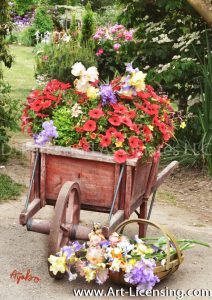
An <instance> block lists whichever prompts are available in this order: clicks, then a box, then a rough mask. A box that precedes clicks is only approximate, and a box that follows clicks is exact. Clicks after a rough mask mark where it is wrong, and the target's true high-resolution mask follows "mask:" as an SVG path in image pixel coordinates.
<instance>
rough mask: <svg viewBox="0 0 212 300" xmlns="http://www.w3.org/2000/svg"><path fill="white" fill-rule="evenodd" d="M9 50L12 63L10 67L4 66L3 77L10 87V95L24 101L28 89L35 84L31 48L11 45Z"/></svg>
mask: <svg viewBox="0 0 212 300" xmlns="http://www.w3.org/2000/svg"><path fill="white" fill-rule="evenodd" d="M10 50H11V53H12V55H13V56H14V63H13V65H12V68H11V69H7V68H4V79H5V80H6V81H7V82H9V84H10V85H11V87H12V90H11V96H12V97H13V98H15V99H18V100H20V101H21V102H25V99H26V97H27V95H28V93H29V91H30V90H31V89H32V87H33V86H34V85H35V78H34V64H35V63H34V54H33V48H32V47H24V46H17V45H11V46H10Z"/></svg>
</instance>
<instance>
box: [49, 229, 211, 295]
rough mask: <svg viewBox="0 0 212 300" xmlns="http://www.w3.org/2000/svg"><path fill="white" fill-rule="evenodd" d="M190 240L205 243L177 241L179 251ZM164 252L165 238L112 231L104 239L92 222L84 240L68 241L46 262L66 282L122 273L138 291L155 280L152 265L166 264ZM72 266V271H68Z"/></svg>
mask: <svg viewBox="0 0 212 300" xmlns="http://www.w3.org/2000/svg"><path fill="white" fill-rule="evenodd" d="M147 241H148V242H147ZM194 243H197V244H198V243H199V244H201V245H203V246H209V245H208V244H206V243H202V242H198V241H190V240H179V241H178V244H179V247H180V250H186V249H189V248H191V247H192V246H193V244H194ZM167 251H168V250H167V244H166V238H165V237H161V238H144V239H140V238H139V237H138V236H137V235H136V236H135V237H134V238H133V239H129V238H128V237H127V236H125V235H119V234H118V233H116V232H114V233H112V234H111V235H110V236H109V238H108V240H107V239H105V237H104V235H103V234H102V231H101V229H100V228H99V226H98V224H95V225H94V230H93V231H92V232H91V233H90V234H89V241H88V242H87V243H84V244H80V243H79V242H78V241H75V242H72V243H71V242H70V243H69V244H68V245H67V246H64V247H63V248H61V250H60V252H58V253H57V254H56V255H55V256H54V255H51V256H50V257H49V259H48V261H49V263H50V271H51V272H53V274H54V275H57V273H65V272H67V273H68V275H69V280H70V281H72V280H75V279H76V278H77V273H78V274H79V275H80V276H82V277H84V278H85V280H86V281H87V282H91V281H92V280H95V281H96V282H97V283H98V284H103V283H104V282H105V281H106V280H107V279H108V277H109V275H110V272H122V273H123V274H124V280H125V282H126V283H129V284H131V285H135V286H136V287H137V289H138V290H147V289H152V287H153V286H154V285H155V284H156V283H158V282H159V278H158V277H157V275H155V274H154V271H155V267H156V265H157V266H160V265H165V264H166V258H167ZM174 254H176V249H175V246H174V245H173V243H172V242H170V255H171V256H172V255H174ZM73 268H74V269H75V270H76V273H72V272H73V271H72V270H71V269H73Z"/></svg>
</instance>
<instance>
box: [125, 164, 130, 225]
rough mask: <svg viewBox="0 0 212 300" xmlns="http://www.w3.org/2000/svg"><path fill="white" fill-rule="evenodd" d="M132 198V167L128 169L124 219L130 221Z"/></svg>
mask: <svg viewBox="0 0 212 300" xmlns="http://www.w3.org/2000/svg"><path fill="white" fill-rule="evenodd" d="M131 196H132V167H130V166H127V167H126V193H125V203H124V218H125V219H128V218H129V217H130V206H131Z"/></svg>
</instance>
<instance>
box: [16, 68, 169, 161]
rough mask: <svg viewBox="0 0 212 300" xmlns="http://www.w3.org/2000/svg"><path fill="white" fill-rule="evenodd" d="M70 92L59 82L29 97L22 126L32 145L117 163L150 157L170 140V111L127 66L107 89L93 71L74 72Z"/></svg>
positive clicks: (166, 102) (138, 73) (140, 74)
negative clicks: (109, 156) (70, 150)
mask: <svg viewBox="0 0 212 300" xmlns="http://www.w3.org/2000/svg"><path fill="white" fill-rule="evenodd" d="M72 74H73V75H74V76H76V77H78V78H77V79H76V80H75V81H74V87H71V85H70V84H64V83H62V82H59V81H57V80H52V81H51V82H49V83H48V84H47V85H46V87H45V88H44V90H35V91H33V92H31V93H30V95H29V96H28V98H27V99H28V103H27V104H26V107H25V108H24V111H23V115H22V127H23V128H26V127H27V129H28V132H29V133H30V134H31V135H32V136H33V137H34V139H35V143H37V144H38V145H44V144H45V143H47V142H52V143H54V144H56V145H61V146H67V147H73V148H77V149H83V150H85V151H92V150H95V151H99V152H103V153H106V154H113V155H114V159H115V161H116V162H118V163H124V162H125V161H126V160H127V159H129V158H141V157H145V158H147V157H149V156H153V155H154V154H155V153H156V152H157V150H158V149H159V148H160V147H163V145H164V144H165V143H166V142H167V141H168V140H169V139H170V138H171V137H172V135H173V129H174V123H173V119H172V114H173V113H172V112H173V111H172V108H171V106H170V101H169V99H168V98H167V97H166V96H159V95H157V94H156V93H155V91H154V89H153V88H152V87H151V86H149V85H146V84H145V76H146V75H145V74H144V73H143V72H142V71H139V70H138V69H137V68H136V69H134V68H133V66H132V64H128V65H127V68H126V74H125V75H124V76H123V77H118V78H115V79H114V80H112V81H111V82H110V83H108V84H105V83H104V84H101V83H100V82H99V80H98V71H97V69H96V67H90V68H88V69H87V70H86V68H85V67H84V66H83V65H82V64H81V63H76V64H75V65H73V67H72Z"/></svg>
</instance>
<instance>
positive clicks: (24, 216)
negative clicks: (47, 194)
mask: <svg viewBox="0 0 212 300" xmlns="http://www.w3.org/2000/svg"><path fill="white" fill-rule="evenodd" d="M40 209H41V201H40V199H39V198H36V199H34V200H33V201H32V202H31V203H30V204H29V206H28V208H27V210H25V209H24V210H23V211H22V212H21V213H20V216H19V222H20V224H21V225H26V223H27V221H28V220H29V219H30V218H32V217H33V216H34V215H35V214H36V213H37V212H38V211H39V210H40Z"/></svg>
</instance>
